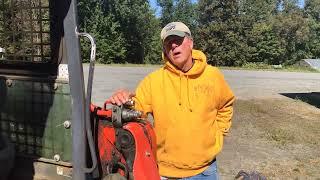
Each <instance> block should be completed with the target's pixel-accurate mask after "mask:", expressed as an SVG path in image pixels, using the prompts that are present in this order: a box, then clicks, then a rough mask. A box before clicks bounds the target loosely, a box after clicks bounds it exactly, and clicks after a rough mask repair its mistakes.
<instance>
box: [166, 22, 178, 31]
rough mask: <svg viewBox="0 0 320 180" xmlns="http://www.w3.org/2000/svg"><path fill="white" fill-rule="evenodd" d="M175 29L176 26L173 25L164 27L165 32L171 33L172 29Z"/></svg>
mask: <svg viewBox="0 0 320 180" xmlns="http://www.w3.org/2000/svg"><path fill="white" fill-rule="evenodd" d="M175 28H176V25H175V24H169V25H168V26H167V27H166V32H168V31H171V30H172V29H175Z"/></svg>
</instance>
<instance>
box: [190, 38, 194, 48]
mask: <svg viewBox="0 0 320 180" xmlns="http://www.w3.org/2000/svg"><path fill="white" fill-rule="evenodd" d="M189 41H190V48H191V49H193V40H192V39H189Z"/></svg>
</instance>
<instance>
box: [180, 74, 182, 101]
mask: <svg viewBox="0 0 320 180" xmlns="http://www.w3.org/2000/svg"><path fill="white" fill-rule="evenodd" d="M179 79H180V82H179V86H180V90H179V106H181V93H182V92H181V86H182V85H181V73H179Z"/></svg>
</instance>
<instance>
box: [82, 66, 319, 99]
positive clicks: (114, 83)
mask: <svg viewBox="0 0 320 180" xmlns="http://www.w3.org/2000/svg"><path fill="white" fill-rule="evenodd" d="M156 68H157V67H114V66H104V65H97V66H96V67H95V74H94V83H93V95H92V98H93V99H92V101H93V102H95V103H96V104H97V105H102V103H103V102H104V100H105V99H106V98H107V97H109V96H110V95H111V94H112V92H113V91H115V90H116V89H118V88H128V89H130V90H134V89H135V87H136V86H137V84H138V83H139V81H140V80H142V79H143V77H144V76H146V75H147V74H148V73H150V72H152V71H153V70H155V69H156ZM84 72H85V77H87V72H88V66H87V65H85V66H84ZM222 72H223V74H224V75H225V78H226V80H227V81H228V83H229V85H230V86H231V88H232V90H233V91H234V93H235V95H236V97H237V99H252V98H269V97H276V98H282V97H284V96H282V95H280V93H310V92H320V73H300V72H273V71H249V70H222Z"/></svg>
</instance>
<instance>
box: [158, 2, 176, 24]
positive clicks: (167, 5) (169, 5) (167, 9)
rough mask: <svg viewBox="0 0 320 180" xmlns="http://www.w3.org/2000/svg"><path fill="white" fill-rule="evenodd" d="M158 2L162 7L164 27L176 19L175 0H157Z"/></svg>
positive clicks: (161, 22) (161, 21)
mask: <svg viewBox="0 0 320 180" xmlns="http://www.w3.org/2000/svg"><path fill="white" fill-rule="evenodd" d="M157 4H158V6H160V7H161V18H160V25H161V27H164V26H165V25H166V24H168V23H169V22H172V21H173V19H174V16H173V14H174V0H157Z"/></svg>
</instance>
